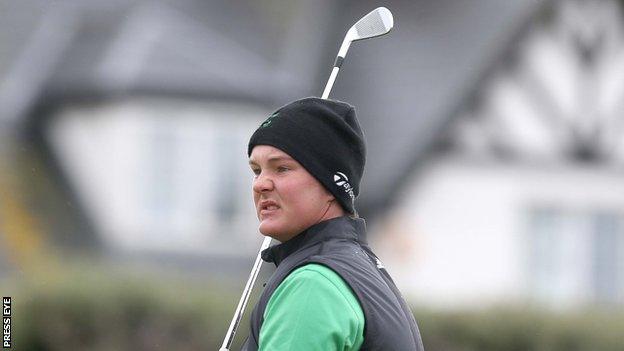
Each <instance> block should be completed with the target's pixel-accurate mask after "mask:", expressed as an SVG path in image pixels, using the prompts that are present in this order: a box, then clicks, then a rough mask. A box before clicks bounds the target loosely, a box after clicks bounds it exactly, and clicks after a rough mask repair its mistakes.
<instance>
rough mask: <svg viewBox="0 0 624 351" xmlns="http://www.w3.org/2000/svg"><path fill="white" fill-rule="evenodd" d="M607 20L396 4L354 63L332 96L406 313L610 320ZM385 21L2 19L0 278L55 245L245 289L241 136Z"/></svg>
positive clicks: (250, 246)
mask: <svg viewBox="0 0 624 351" xmlns="http://www.w3.org/2000/svg"><path fill="white" fill-rule="evenodd" d="M619 3H620V2H615V1H577V0H561V1H540V2H536V1H530V0H513V1H512V0H510V1H499V0H475V1H471V2H465V1H453V0H440V1H428V0H416V1H398V0H396V1H388V2H386V3H384V4H383V5H384V6H387V7H388V8H390V9H391V10H392V11H393V13H394V16H395V29H394V30H393V31H392V32H391V33H390V34H389V36H387V37H385V38H383V39H377V40H370V41H366V42H365V43H361V44H360V43H358V44H354V45H353V46H352V47H351V49H350V52H349V56H348V58H347V62H346V64H345V65H344V66H343V68H342V70H341V73H340V76H339V77H338V80H337V82H336V85H335V87H334V90H333V92H332V95H331V97H333V98H336V99H339V100H344V101H348V102H350V103H352V104H354V105H355V106H356V107H357V111H358V117H359V119H360V121H361V124H362V125H363V129H364V130H365V133H366V137H367V141H368V160H367V165H368V168H367V170H366V173H365V176H364V179H363V184H362V188H363V189H364V190H363V193H362V194H361V196H360V198H359V199H358V203H357V207H358V209H359V212H360V213H361V214H362V215H363V216H364V217H365V218H367V220H368V223H369V225H370V231H371V238H372V240H373V241H375V242H376V243H375V246H376V247H379V248H380V249H381V250H380V255H381V257H382V259H383V260H384V263H385V264H386V265H387V266H388V267H389V269H390V271H391V272H392V273H393V275H394V276H395V278H396V280H397V282H398V283H399V285H400V286H402V287H403V291H405V292H406V293H407V294H408V295H411V296H413V297H414V299H413V300H412V302H414V303H422V304H438V305H445V306H446V305H448V306H454V305H465V304H470V303H477V304H482V303H491V302H497V301H507V300H513V301H518V300H526V299H529V300H531V299H536V300H539V301H545V302H547V303H556V304H564V305H568V304H571V305H576V304H580V303H585V302H592V301H600V302H602V301H605V302H622V291H623V289H624V288H623V284H624V283H623V282H624V277H623V275H624V268H622V262H623V261H624V259H623V255H624V249H623V248H622V245H623V242H624V240H623V239H622V236H623V229H622V228H623V224H622V210H623V209H624V205H623V204H622V198H624V197H623V196H621V195H622V194H624V192H622V187H623V186H624V184H623V183H622V180H621V179H622V177H621V176H622V174H621V171H622V155H623V154H624V152H623V150H622V142H621V141H622V131H621V126H622V122H621V117H619V116H618V113H619V112H620V111H621V107H620V104H619V101H620V100H621V98H622V97H621V93H620V92H621V89H622V88H623V87H624V83H623V82H622V78H623V74H622V71H621V67H622V65H621V64H620V63H619V62H618V59H619V55H620V53H621V52H622V46H621V44H622V41H621V36H622V30H621V25H622V20H621V14H620V12H619V11H621V10H620V7H619V6H618V4H619ZM377 6H379V3H378V2H376V1H341V2H336V1H328V0H323V1H303V0H301V1H290V2H283V1H274V0H263V1H209V2H208V1H200V0H176V1H174V0H160V1H138V0H114V1H109V2H101V1H93V0H88V1H78V0H64V1H54V2H49V1H43V0H21V1H4V2H2V3H0V27H1V28H3V30H2V31H0V122H1V124H0V137H1V138H0V236H1V237H2V240H3V244H6V245H2V248H0V265H5V266H11V265H12V266H22V265H24V264H26V263H27V262H30V261H32V260H33V257H35V256H37V255H40V254H41V253H42V252H47V251H49V250H48V248H50V247H55V248H59V249H61V250H63V251H69V252H83V251H88V252H95V253H98V254H101V255H103V256H105V257H114V259H115V260H120V261H123V260H125V259H134V258H137V257H138V259H139V260H143V259H152V258H154V257H156V258H158V259H159V260H164V261H166V262H171V261H186V262H187V263H188V262H189V260H190V265H192V266H194V267H195V268H198V267H199V268H200V269H207V270H208V269H212V270H214V271H219V270H225V269H227V268H228V267H229V266H230V264H231V263H233V262H239V263H242V264H241V267H243V268H241V271H240V272H237V273H241V272H242V274H246V272H247V271H248V269H249V267H248V265H247V263H248V260H249V258H250V257H252V255H253V254H254V252H255V250H257V248H258V245H259V242H260V241H261V238H260V236H259V235H258V234H257V230H256V222H255V215H254V210H253V206H252V201H251V196H250V189H251V172H250V171H249V170H248V169H247V168H248V166H247V158H246V142H247V138H248V137H249V135H251V132H252V131H253V130H254V128H255V127H256V126H257V125H258V124H259V123H260V122H261V121H262V120H264V118H265V117H266V116H267V115H268V114H269V113H270V112H271V111H273V110H274V109H276V108H277V107H279V106H281V105H283V104H285V103H287V102H289V101H291V100H293V99H296V98H300V97H304V96H311V95H316V96H318V95H319V94H320V92H321V89H322V87H323V86H324V83H325V80H326V79H327V77H328V75H329V71H330V68H331V65H332V62H333V59H334V55H335V54H336V51H337V49H338V47H339V45H340V42H341V41H342V36H343V35H344V33H345V32H346V30H347V29H348V28H349V27H350V26H351V24H352V23H354V22H355V21H356V20H357V19H359V18H360V17H361V16H362V15H364V14H366V13H367V12H368V11H370V10H371V9H373V8H375V7H377ZM619 61H621V60H619ZM618 128H619V129H618ZM204 259H210V260H212V261H210V262H213V263H214V262H218V263H219V264H206V261H204ZM235 277H238V276H235Z"/></svg>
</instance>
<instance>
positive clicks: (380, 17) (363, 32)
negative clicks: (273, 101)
mask: <svg viewBox="0 0 624 351" xmlns="http://www.w3.org/2000/svg"><path fill="white" fill-rule="evenodd" d="M393 25H394V20H393V18H392V13H391V12H390V10H388V9H387V8H385V7H378V8H376V9H374V10H373V11H371V12H369V13H368V14H367V15H366V16H364V17H362V18H361V19H360V20H359V21H357V22H356V23H355V24H354V25H353V26H352V27H351V28H350V29H349V30H348V31H347V34H346V35H345V38H344V40H343V41H342V45H341V46H340V50H338V55H337V56H336V60H335V61H334V68H333V69H332V72H331V74H330V76H329V80H328V81H327V84H326V85H325V90H324V91H323V95H322V96H321V98H322V99H327V98H328V97H329V93H330V91H331V89H332V87H333V86H334V82H335V81H336V76H337V75H338V71H339V70H340V66H342V62H343V60H344V58H345V56H346V55H347V51H348V50H349V46H351V43H352V42H354V41H357V40H362V39H368V38H374V37H378V36H380V35H384V34H386V33H388V32H389V31H390V30H391V29H392V26H393ZM270 244H271V238H270V237H266V238H264V241H263V242H262V246H261V247H260V251H259V252H258V256H257V257H256V261H255V262H254V265H253V268H252V269H251V273H250V274H249V278H248V279H247V284H245V289H244V290H243V294H242V296H241V298H240V300H239V302H238V306H237V307H236V311H235V312H234V317H233V318H232V322H231V323H230V327H229V328H228V331H227V333H226V335H225V339H224V340H223V344H222V345H221V349H219V351H228V350H229V349H230V346H231V345H232V342H233V341H234V335H235V334H236V330H237V329H238V326H239V325H240V321H241V319H242V317H243V313H244V311H245V307H246V306H247V302H248V301H249V296H250V295H251V290H252V289H253V286H254V283H255V282H256V278H257V277H258V272H259V271H260V266H261V264H262V258H261V255H262V251H264V250H265V249H266V248H268V247H269V245H270Z"/></svg>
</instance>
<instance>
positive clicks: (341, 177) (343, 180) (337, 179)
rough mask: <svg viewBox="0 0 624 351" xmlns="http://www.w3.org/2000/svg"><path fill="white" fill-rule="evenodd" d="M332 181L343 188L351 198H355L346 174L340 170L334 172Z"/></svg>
mask: <svg viewBox="0 0 624 351" xmlns="http://www.w3.org/2000/svg"><path fill="white" fill-rule="evenodd" d="M334 183H336V185H337V186H339V187H341V188H344V191H345V193H347V194H349V196H350V197H351V200H353V199H355V194H354V193H353V187H352V186H351V183H349V178H348V177H347V176H346V174H344V173H342V172H336V173H335V174H334Z"/></svg>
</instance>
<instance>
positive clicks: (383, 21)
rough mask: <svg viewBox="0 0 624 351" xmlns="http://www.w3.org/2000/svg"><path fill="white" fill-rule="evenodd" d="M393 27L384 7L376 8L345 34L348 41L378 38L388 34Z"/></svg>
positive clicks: (390, 17) (391, 19)
mask: <svg viewBox="0 0 624 351" xmlns="http://www.w3.org/2000/svg"><path fill="white" fill-rule="evenodd" d="M393 26H394V19H393V18H392V13H391V12H390V10H388V9H387V8H385V7H378V8H376V9H374V10H373V11H371V12H369V13H368V14H367V15H366V16H364V17H362V18H361V19H360V20H359V21H357V22H356V23H355V24H354V25H353V26H352V27H351V28H350V29H349V31H348V32H347V38H348V39H349V40H350V41H356V40H362V39H368V38H374V37H378V36H380V35H384V34H386V33H388V32H389V31H390V30H391V29H392V27H393Z"/></svg>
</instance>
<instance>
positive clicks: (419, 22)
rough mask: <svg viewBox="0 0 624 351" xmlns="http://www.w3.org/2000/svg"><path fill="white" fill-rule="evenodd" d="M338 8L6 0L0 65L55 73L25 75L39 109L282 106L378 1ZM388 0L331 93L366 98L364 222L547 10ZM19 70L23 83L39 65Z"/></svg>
mask: <svg viewBox="0 0 624 351" xmlns="http://www.w3.org/2000/svg"><path fill="white" fill-rule="evenodd" d="M285 3H287V4H285ZM336 3H339V2H323V1H319V2H309V1H308V2H306V1H299V2H277V1H271V0H265V1H226V0H224V1H211V2H206V1H199V0H198V1H192V0H177V1H173V0H171V1H165V0H161V1H149V2H143V1H131V0H126V1H122V0H115V1H99V0H98V1H96V0H80V1H79V0H74V1H70V0H65V1H55V2H53V3H50V2H46V1H35V0H19V1H17V0H16V1H5V2H3V5H2V6H3V7H4V9H7V8H8V10H7V11H0V26H2V28H3V30H2V31H0V33H3V34H1V36H0V39H2V41H0V43H1V46H0V62H14V61H15V60H16V59H17V58H19V59H22V60H27V62H28V63H29V65H28V66H26V67H39V69H40V70H44V69H47V70H46V71H44V72H37V74H38V76H37V77H43V78H40V79H39V80H37V79H34V78H32V77H31V79H30V80H29V79H25V80H24V81H27V82H31V84H32V86H33V87H32V89H31V94H30V95H29V96H27V98H28V99H22V100H23V101H30V103H31V104H33V105H34V104H37V103H40V101H41V100H44V101H46V103H48V104H50V101H52V104H53V103H54V101H63V100H65V99H72V98H76V97H80V96H84V95H87V96H99V97H108V96H113V97H114V96H118V95H121V94H125V93H135V94H136V93H139V94H181V95H190V96H196V97H201V98H235V99H243V100H253V101H256V102H259V103H262V104H264V105H266V106H267V107H269V108H277V107H279V106H281V105H283V104H285V103H287V102H289V101H291V100H294V99H296V98H300V97H303V96H310V95H316V96H318V95H320V93H321V90H322V88H323V87H324V84H325V80H326V79H327V77H328V76H329V72H330V68H331V65H332V62H333V60H334V55H335V54H336V52H337V49H338V47H339V46H340V43H341V41H342V39H343V35H344V34H345V32H346V30H347V29H348V28H349V27H350V26H351V24H352V23H354V22H355V21H356V20H357V19H359V18H360V17H361V16H362V15H364V14H366V13H367V12H368V11H370V10H371V9H373V8H374V7H376V6H378V4H377V2H374V1H348V2H340V3H339V4H336ZM384 6H386V7H388V8H390V9H391V10H392V12H393V14H394V18H395V28H394V30H393V31H392V32H391V33H390V34H389V35H388V36H386V37H384V38H381V39H373V40H369V41H365V42H356V43H354V44H353V45H352V46H351V49H350V51H349V54H348V56H347V58H346V61H345V64H344V65H343V68H342V70H341V73H340V75H339V77H338V80H337V82H336V84H335V86H334V90H333V92H332V94H331V98H335V99H338V100H344V101H347V102H349V103H351V104H353V105H355V106H356V109H357V111H358V116H359V118H360V121H361V124H362V126H363V128H364V131H365V133H366V136H367V140H368V160H367V169H366V173H365V176H364V179H363V184H362V189H363V190H362V194H361V196H360V199H359V200H358V207H359V208H360V212H361V213H362V214H363V215H365V216H368V217H371V216H372V215H373V214H378V211H379V210H381V209H383V208H385V207H386V206H387V205H388V204H390V203H391V200H392V199H393V198H394V195H395V194H396V192H397V191H399V190H400V185H401V184H402V182H403V180H404V179H405V178H406V177H407V176H408V175H409V174H410V173H411V171H412V170H413V168H414V166H415V164H416V163H417V162H418V160H419V159H420V157H421V156H422V155H423V154H424V153H425V152H426V150H427V148H428V147H429V146H430V145H431V144H432V142H433V140H434V139H435V138H436V137H437V135H438V134H439V132H440V129H441V128H443V127H444V126H445V123H446V121H448V119H449V118H450V116H452V114H453V111H454V110H455V109H456V108H457V106H458V104H459V103H460V101H462V99H463V98H464V97H465V96H466V95H467V94H468V93H469V92H470V91H472V90H473V86H474V85H475V84H476V83H477V82H478V81H479V78H480V77H481V76H482V75H483V73H484V72H485V71H486V68H487V67H488V65H490V64H491V63H492V62H493V61H494V60H495V59H497V58H498V57H499V55H500V53H501V52H502V50H504V48H505V47H507V46H508V45H509V41H510V39H511V38H513V35H514V33H516V32H517V31H518V28H519V27H520V26H521V25H522V24H523V23H524V22H525V21H526V18H527V17H528V16H530V15H531V14H532V12H533V11H534V9H535V8H536V7H537V6H538V5H537V2H535V1H529V0H506V1H500V0H474V1H455V0H437V1H428V0H415V1H388V2H386V3H385V4H384ZM0 9H2V8H0ZM5 20H6V21H5ZM46 21H48V22H46ZM45 23H48V25H50V26H51V28H56V29H57V30H58V31H57V32H56V34H55V35H52V34H50V33H47V32H46V33H43V34H41V33H40V34H39V35H40V37H41V38H40V42H41V44H42V45H41V46H40V47H39V48H30V49H31V50H32V52H33V53H35V55H31V56H32V57H21V56H20V55H19V53H20V52H21V53H23V52H24V50H25V48H24V45H26V46H27V45H28V44H24V43H28V40H27V38H30V39H32V38H33V36H36V33H37V28H40V27H41V26H42V24H45ZM7 31H9V32H11V31H12V32H13V33H15V35H11V34H8V35H7ZM23 44H24V45H23ZM43 44H46V45H43ZM26 49H28V47H26ZM13 53H16V54H13ZM46 55H51V57H49V56H46ZM5 73H6V72H5V71H0V78H2V75H4V74H5ZM20 73H21V74H22V75H23V77H19V79H23V78H24V77H28V73H29V70H28V69H27V68H24V69H23V70H22V72H20ZM1 87H2V86H1V85H0V89H1ZM3 93H5V94H6V90H4V91H3V90H0V95H1V94H3ZM29 99H30V100H29ZM0 101H2V99H1V96H0ZM28 115H29V114H27V113H24V116H28ZM18 117H19V116H18Z"/></svg>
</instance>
